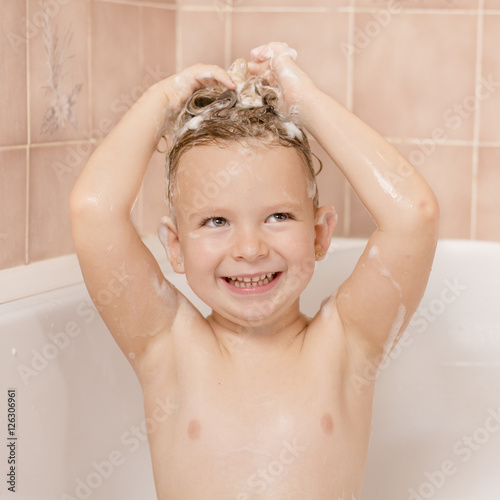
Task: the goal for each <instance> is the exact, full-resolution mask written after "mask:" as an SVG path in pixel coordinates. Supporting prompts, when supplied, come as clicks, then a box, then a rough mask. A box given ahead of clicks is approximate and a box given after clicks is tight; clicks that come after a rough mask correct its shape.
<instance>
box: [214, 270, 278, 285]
mask: <svg viewBox="0 0 500 500" xmlns="http://www.w3.org/2000/svg"><path fill="white" fill-rule="evenodd" d="M278 274H279V273H264V274H260V275H257V276H252V277H250V276H230V277H229V276H228V277H225V278H224V280H225V281H226V283H228V284H229V285H230V286H234V287H236V288H257V287H261V286H265V285H268V284H269V283H271V282H272V281H274V280H275V279H276V277H277V276H278Z"/></svg>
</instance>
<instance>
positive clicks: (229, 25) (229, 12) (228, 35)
mask: <svg viewBox="0 0 500 500" xmlns="http://www.w3.org/2000/svg"><path fill="white" fill-rule="evenodd" d="M232 46H233V2H232V0H227V8H226V10H225V12H224V67H225V68H226V69H229V66H230V65H231V63H232V60H231V59H232V55H233V54H232V50H231V49H232Z"/></svg>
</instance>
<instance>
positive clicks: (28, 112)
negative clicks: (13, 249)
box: [24, 0, 31, 264]
mask: <svg viewBox="0 0 500 500" xmlns="http://www.w3.org/2000/svg"><path fill="white" fill-rule="evenodd" d="M25 6H26V7H25V8H26V19H25V23H26V33H29V31H28V29H29V26H28V23H29V18H30V16H29V0H26V1H25ZM29 49H30V37H26V54H25V58H26V167H25V168H26V189H25V196H26V199H25V210H26V213H25V219H24V263H25V264H29V223H30V161H31V158H30V156H31V155H30V147H31V109H30V108H31V99H30V92H31V87H30V51H29Z"/></svg>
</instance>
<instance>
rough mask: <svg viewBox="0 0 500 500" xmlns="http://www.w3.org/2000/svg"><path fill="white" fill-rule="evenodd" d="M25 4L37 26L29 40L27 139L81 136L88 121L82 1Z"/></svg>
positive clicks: (85, 41)
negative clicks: (28, 124) (38, 26)
mask: <svg viewBox="0 0 500 500" xmlns="http://www.w3.org/2000/svg"><path fill="white" fill-rule="evenodd" d="M29 7H30V16H31V17H34V18H35V19H39V20H40V24H41V26H40V29H39V30H38V32H37V33H36V35H35V36H33V37H32V38H31V39H30V54H29V61H30V68H29V78H30V118H31V119H30V125H31V142H32V143H37V142H52V141H64V140H70V139H81V138H83V130H86V129H88V125H89V123H88V78H87V38H88V34H87V2H85V0H73V1H72V2H69V3H68V2H65V4H64V5H60V4H59V3H57V2H52V3H50V4H49V3H45V4H43V3H41V2H39V1H38V0H30V1H29Z"/></svg>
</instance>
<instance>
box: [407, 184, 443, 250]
mask: <svg viewBox="0 0 500 500" xmlns="http://www.w3.org/2000/svg"><path fill="white" fill-rule="evenodd" d="M410 211H411V216H410V220H411V221H412V224H411V227H412V230H413V231H416V232H418V233H420V234H422V233H424V234H426V235H428V237H429V238H432V239H433V240H434V241H435V242H437V238H438V232H439V203H438V201H437V198H436V196H435V195H434V193H433V192H432V191H431V190H430V189H429V191H428V192H427V193H425V195H423V196H420V197H419V198H418V200H416V202H414V203H412V207H411V210H410Z"/></svg>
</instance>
